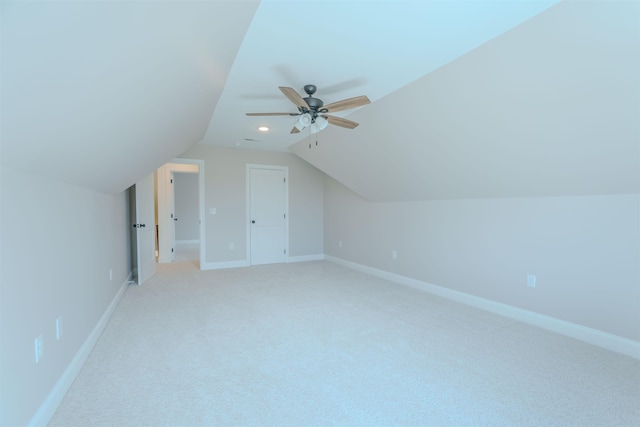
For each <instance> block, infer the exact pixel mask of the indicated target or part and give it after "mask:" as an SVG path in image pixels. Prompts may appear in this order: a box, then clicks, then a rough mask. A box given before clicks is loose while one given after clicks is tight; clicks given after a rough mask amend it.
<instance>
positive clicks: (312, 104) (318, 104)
mask: <svg viewBox="0 0 640 427" xmlns="http://www.w3.org/2000/svg"><path fill="white" fill-rule="evenodd" d="M303 99H304V101H305V102H306V103H307V105H308V106H309V108H310V109H311V110H319V109H320V108H322V106H323V105H324V102H322V100H321V99H318V98H314V97H312V96H307V97H306V98H303Z"/></svg>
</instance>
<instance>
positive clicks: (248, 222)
mask: <svg viewBox="0 0 640 427" xmlns="http://www.w3.org/2000/svg"><path fill="white" fill-rule="evenodd" d="M252 169H267V170H277V171H283V172H284V179H285V186H284V213H285V221H284V249H285V252H286V254H285V256H284V260H285V262H287V260H288V259H289V167H288V166H275V165H259V164H253V163H247V166H246V180H245V181H246V203H247V204H246V214H247V215H246V216H247V218H246V236H247V241H246V245H245V247H246V254H245V257H246V260H247V262H248V264H249V265H251V170H252Z"/></svg>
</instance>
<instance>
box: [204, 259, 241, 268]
mask: <svg viewBox="0 0 640 427" xmlns="http://www.w3.org/2000/svg"><path fill="white" fill-rule="evenodd" d="M240 267H249V261H248V260H246V259H243V260H239V261H223V262H208V263H206V264H204V268H203V269H202V270H222V269H224V268H240Z"/></svg>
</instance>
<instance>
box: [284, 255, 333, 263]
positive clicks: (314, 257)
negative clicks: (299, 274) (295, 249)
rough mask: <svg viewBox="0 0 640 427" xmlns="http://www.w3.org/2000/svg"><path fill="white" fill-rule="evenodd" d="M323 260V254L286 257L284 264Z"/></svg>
mask: <svg viewBox="0 0 640 427" xmlns="http://www.w3.org/2000/svg"><path fill="white" fill-rule="evenodd" d="M323 259H324V254H315V255H298V256H290V257H287V260H286V262H305V261H321V260H323Z"/></svg>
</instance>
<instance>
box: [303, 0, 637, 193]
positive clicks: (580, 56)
mask: <svg viewBox="0 0 640 427" xmlns="http://www.w3.org/2000/svg"><path fill="white" fill-rule="evenodd" d="M639 11H640V10H639V4H638V3H637V2H562V3H560V4H558V5H556V6H553V7H551V8H550V9H548V10H547V11H545V12H543V13H541V14H540V15H538V16H536V17H534V18H532V19H531V20H529V21H527V22H525V23H523V24H522V25H520V26H518V27H516V28H514V29H512V30H510V31H508V32H506V33H505V34H502V35H501V36H499V37H497V38H496V39H494V40H492V41H490V42H488V43H486V44H484V45H483V46H480V47H478V48H477V49H475V50H473V51H471V52H469V53H467V54H466V55H463V56H461V57H460V58H458V59H456V60H455V61H452V62H450V63H448V64H446V65H445V66H443V67H441V68H440V69H438V70H436V71H434V72H432V73H430V74H428V75H426V76H424V77H422V78H420V79H419V80H417V81H415V82H413V83H411V84H409V85H407V86H406V87H404V88H402V89H400V90H398V91H396V92H394V93H392V94H390V95H388V96H386V97H384V98H382V99H380V100H378V101H376V102H375V103H373V104H372V105H370V106H367V107H364V108H361V109H359V110H358V111H356V112H354V113H353V114H352V115H351V116H349V119H352V120H355V121H357V122H360V124H361V125H360V126H359V127H358V128H356V129H355V130H353V131H349V132H345V131H343V130H341V129H336V128H328V129H327V130H325V131H323V132H321V133H320V134H318V135H317V137H315V136H314V137H311V138H307V140H305V141H302V142H300V143H298V144H296V145H294V146H293V147H292V150H293V151H294V152H295V153H296V154H298V155H299V156H300V157H302V158H304V159H305V160H307V161H308V162H310V163H312V164H314V165H315V166H317V167H318V168H320V169H321V170H323V171H325V172H326V173H327V174H329V175H330V176H332V177H334V178H335V179H337V180H338V181H340V182H341V183H343V184H344V185H346V186H347V187H350V188H351V189H352V190H353V191H355V192H356V193H358V194H360V195H362V196H364V197H365V198H367V199H369V200H372V201H396V200H428V199H452V198H481V197H528V196H566V195H592V194H619V193H637V192H639V191H640V188H639V186H640V131H639V122H640V37H639V36H640V28H639V20H640V14H639ZM316 139H317V141H318V146H315V141H316ZM310 143H311V144H312V145H311V148H309V144H310Z"/></svg>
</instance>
